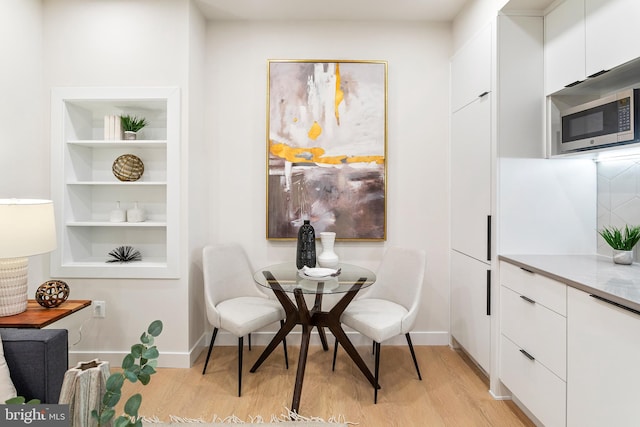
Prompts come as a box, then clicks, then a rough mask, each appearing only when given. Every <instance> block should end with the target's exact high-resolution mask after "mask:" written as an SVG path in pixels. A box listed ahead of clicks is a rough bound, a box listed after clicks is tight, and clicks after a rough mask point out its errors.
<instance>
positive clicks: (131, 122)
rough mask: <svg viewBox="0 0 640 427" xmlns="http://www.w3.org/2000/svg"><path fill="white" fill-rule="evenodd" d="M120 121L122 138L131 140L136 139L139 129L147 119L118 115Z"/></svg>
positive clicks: (145, 123)
mask: <svg viewBox="0 0 640 427" xmlns="http://www.w3.org/2000/svg"><path fill="white" fill-rule="evenodd" d="M120 123H121V125H122V131H123V132H124V139H127V140H132V139H136V138H137V135H138V132H139V131H140V129H142V128H143V127H145V126H146V125H147V120H146V119H145V118H144V117H137V116H130V115H124V116H120Z"/></svg>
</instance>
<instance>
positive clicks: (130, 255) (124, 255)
mask: <svg viewBox="0 0 640 427" xmlns="http://www.w3.org/2000/svg"><path fill="white" fill-rule="evenodd" d="M109 256H112V257H113V259H109V260H107V262H132V261H140V260H142V255H140V252H139V251H138V250H137V249H134V248H133V247H131V246H119V247H117V248H115V249H114V250H112V251H111V252H109Z"/></svg>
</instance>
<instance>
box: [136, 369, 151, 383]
mask: <svg viewBox="0 0 640 427" xmlns="http://www.w3.org/2000/svg"><path fill="white" fill-rule="evenodd" d="M138 379H139V380H140V382H141V383H142V384H143V385H147V384H149V381H151V375H149V374H145V373H144V372H141V373H140V374H138Z"/></svg>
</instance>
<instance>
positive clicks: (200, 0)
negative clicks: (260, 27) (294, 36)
mask: <svg viewBox="0 0 640 427" xmlns="http://www.w3.org/2000/svg"><path fill="white" fill-rule="evenodd" d="M466 2H467V0H319V1H318V0H196V4H197V5H198V6H199V7H200V10H202V12H203V14H204V15H205V16H206V17H207V19H210V20H214V21H231V20H250V21H254V20H255V21H258V20H260V21H265V20H266V21H289V20H295V21H305V20H306V21H309V20H313V21H321V20H328V21H329V20H330V21H341V20H344V21H452V20H453V18H454V17H455V16H456V15H457V13H458V12H459V11H460V10H461V9H462V7H463V6H464V4H465V3H466Z"/></svg>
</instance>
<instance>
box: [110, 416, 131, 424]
mask: <svg viewBox="0 0 640 427" xmlns="http://www.w3.org/2000/svg"><path fill="white" fill-rule="evenodd" d="M131 425H133V424H131V420H130V419H129V417H125V416H124V415H120V416H119V417H118V418H116V420H115V421H114V423H113V427H129V426H131Z"/></svg>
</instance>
